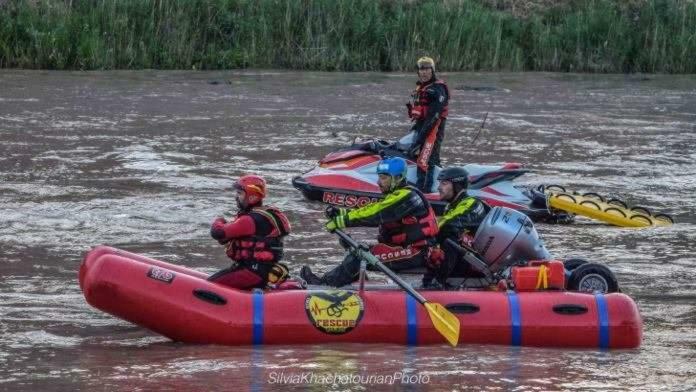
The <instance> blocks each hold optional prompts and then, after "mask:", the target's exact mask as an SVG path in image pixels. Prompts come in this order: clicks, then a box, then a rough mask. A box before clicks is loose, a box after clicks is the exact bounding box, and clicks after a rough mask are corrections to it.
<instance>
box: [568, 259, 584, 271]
mask: <svg viewBox="0 0 696 392" xmlns="http://www.w3.org/2000/svg"><path fill="white" fill-rule="evenodd" d="M587 263H589V261H587V260H585V259H581V258H578V257H572V258H570V259H565V260H563V268H565V269H566V270H568V271H573V270H574V269H576V268H578V267H579V266H581V265H584V264H587Z"/></svg>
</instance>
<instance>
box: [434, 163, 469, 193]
mask: <svg viewBox="0 0 696 392" xmlns="http://www.w3.org/2000/svg"><path fill="white" fill-rule="evenodd" d="M437 180H438V181H449V182H451V183H452V185H454V189H455V190H456V191H457V192H460V191H461V190H462V189H466V188H468V187H469V172H467V171H466V170H465V169H464V168H463V167H448V168H447V169H442V171H440V174H438V175H437Z"/></svg>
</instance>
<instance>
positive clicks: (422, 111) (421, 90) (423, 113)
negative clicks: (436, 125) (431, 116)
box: [409, 79, 450, 121]
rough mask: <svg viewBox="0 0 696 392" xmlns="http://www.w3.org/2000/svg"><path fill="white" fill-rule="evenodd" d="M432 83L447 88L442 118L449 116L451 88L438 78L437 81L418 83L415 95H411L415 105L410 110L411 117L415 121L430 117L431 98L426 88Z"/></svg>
mask: <svg viewBox="0 0 696 392" xmlns="http://www.w3.org/2000/svg"><path fill="white" fill-rule="evenodd" d="M432 84H439V85H441V86H443V87H444V88H445V92H446V93H447V104H445V107H443V108H442V112H441V113H440V118H447V114H448V112H449V97H450V93H449V88H448V87H447V84H446V83H445V81H444V80H441V79H436V80H435V81H433V82H428V83H427V84H418V85H417V86H416V89H415V90H414V91H413V95H412V96H411V97H412V100H413V107H412V108H411V109H410V110H409V117H411V119H413V120H414V121H420V120H424V119H425V118H426V117H428V107H429V106H430V105H429V104H430V98H429V97H428V94H427V93H426V90H427V89H428V87H430V85H432Z"/></svg>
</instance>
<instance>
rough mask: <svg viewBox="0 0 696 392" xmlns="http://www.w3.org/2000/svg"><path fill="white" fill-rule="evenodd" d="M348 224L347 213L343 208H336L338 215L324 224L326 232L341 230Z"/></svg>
mask: <svg viewBox="0 0 696 392" xmlns="http://www.w3.org/2000/svg"><path fill="white" fill-rule="evenodd" d="M347 222H348V211H346V210H345V209H343V208H338V214H337V215H335V216H334V217H333V218H331V219H329V221H328V222H327V223H326V230H328V231H330V232H333V231H334V230H336V229H343V228H345V227H346V223H347Z"/></svg>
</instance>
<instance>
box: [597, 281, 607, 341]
mask: <svg viewBox="0 0 696 392" xmlns="http://www.w3.org/2000/svg"><path fill="white" fill-rule="evenodd" d="M595 301H597V322H598V324H599V348H601V349H607V348H609V308H608V307H607V299H606V298H604V294H602V293H595Z"/></svg>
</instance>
